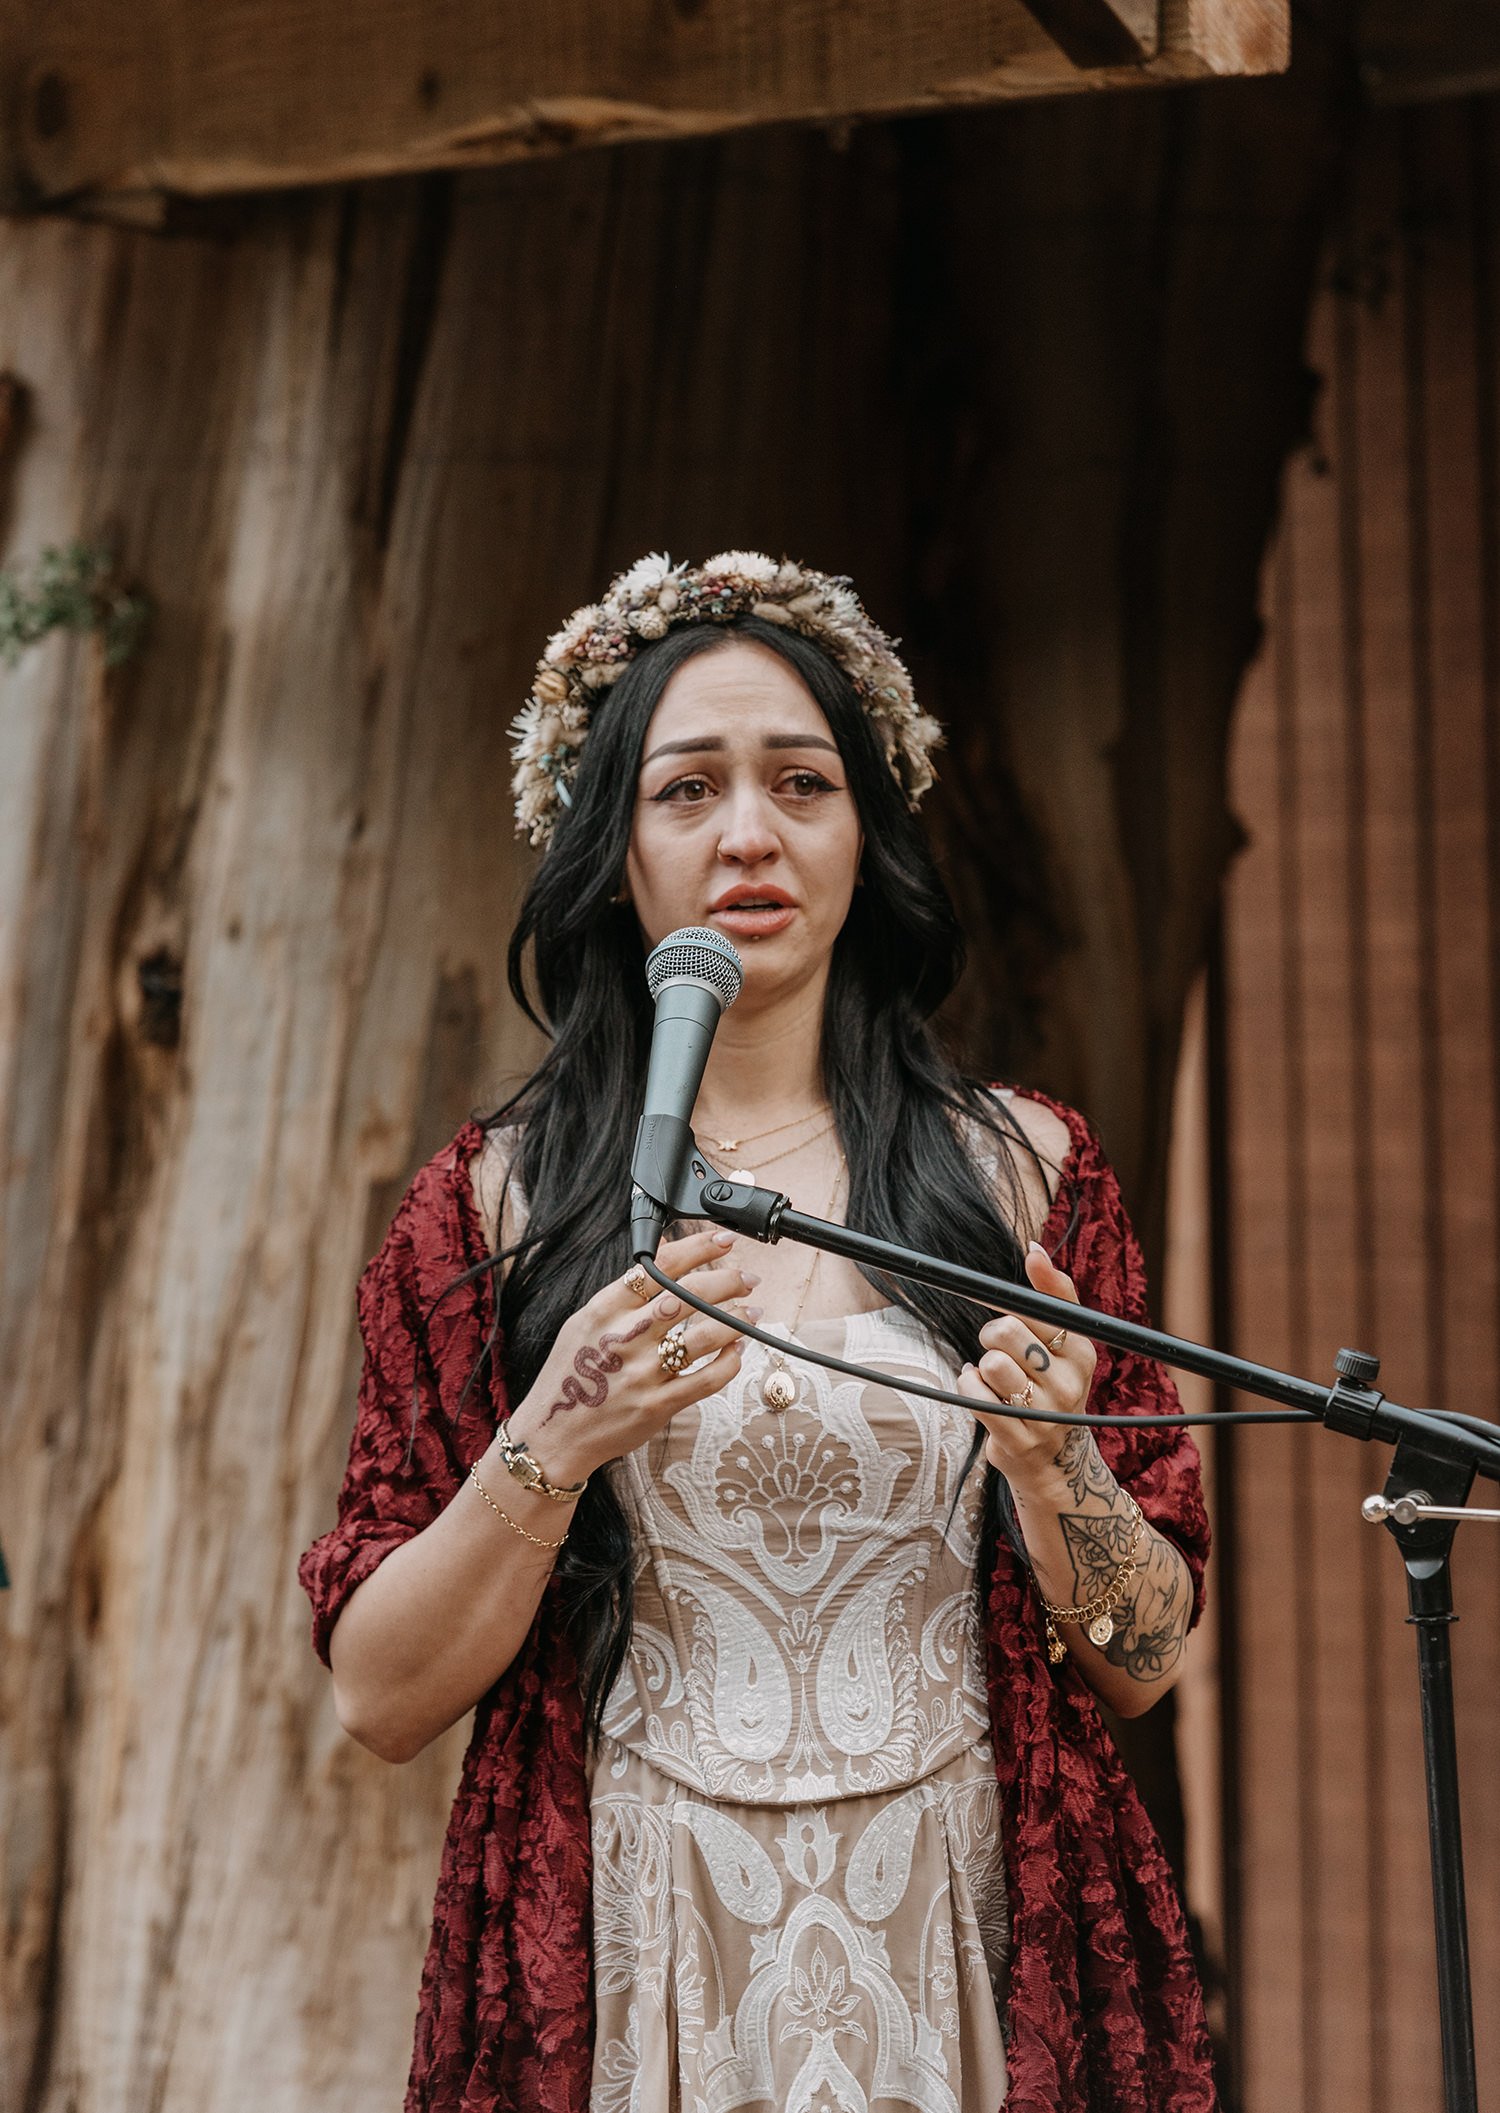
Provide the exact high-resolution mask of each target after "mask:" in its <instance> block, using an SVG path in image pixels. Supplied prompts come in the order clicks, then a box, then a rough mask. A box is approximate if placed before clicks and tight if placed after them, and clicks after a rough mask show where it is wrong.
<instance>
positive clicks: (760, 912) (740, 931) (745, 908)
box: [708, 902, 797, 939]
mask: <svg viewBox="0 0 1500 2113" xmlns="http://www.w3.org/2000/svg"><path fill="white" fill-rule="evenodd" d="M796 914H797V906H796V904H795V903H790V902H777V903H767V904H766V906H765V908H764V909H755V908H752V907H751V905H750V904H749V903H744V902H735V903H730V904H729V905H728V906H727V907H726V908H725V909H722V910H710V911H709V913H708V915H709V922H710V923H711V924H716V925H719V926H720V927H722V929H723V930H724V931H726V932H732V933H733V934H734V936H735V937H736V938H737V939H769V938H770V936H771V934H772V933H773V932H784V931H785V930H786V928H787V926H788V925H789V924H790V923H791V921H792V919H793V918H794V917H795V916H796Z"/></svg>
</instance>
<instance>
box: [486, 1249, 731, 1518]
mask: <svg viewBox="0 0 1500 2113" xmlns="http://www.w3.org/2000/svg"><path fill="white" fill-rule="evenodd" d="M733 1239H734V1235H733V1234H732V1233H725V1232H706V1233H692V1234H690V1235H689V1236H688V1237H687V1238H686V1239H685V1240H667V1241H664V1242H663V1243H662V1246H661V1249H660V1252H659V1253H658V1255H657V1264H658V1266H659V1267H660V1268H661V1269H662V1270H663V1271H664V1272H665V1273H666V1275H668V1276H670V1277H676V1278H679V1279H687V1280H689V1281H690V1282H691V1285H692V1288H693V1290H694V1291H695V1292H696V1293H697V1294H698V1296H699V1297H700V1298H703V1299H708V1300H711V1301H712V1303H713V1304H714V1305H716V1306H725V1305H733V1306H734V1307H735V1310H736V1311H737V1312H740V1313H743V1314H744V1316H745V1318H746V1319H747V1320H752V1321H753V1320H755V1319H757V1318H758V1317H759V1311H760V1309H759V1308H758V1307H755V1306H745V1305H744V1304H743V1303H742V1302H743V1300H744V1299H745V1298H746V1297H747V1296H748V1294H749V1293H750V1292H751V1291H752V1290H753V1289H754V1287H755V1285H756V1284H757V1283H758V1282H759V1281H760V1280H759V1278H758V1277H754V1276H750V1275H748V1274H747V1273H746V1272H745V1271H743V1270H742V1269H740V1268H739V1267H738V1265H737V1264H735V1263H731V1262H729V1261H727V1260H726V1259H725V1251H726V1249H728V1248H729V1247H730V1246H731V1245H732V1244H733ZM646 1281H647V1282H648V1283H649V1281H650V1280H649V1278H648V1279H647V1280H646ZM679 1320H681V1321H683V1322H684V1325H685V1328H686V1333H687V1354H688V1362H689V1364H690V1365H697V1361H698V1359H700V1358H705V1359H707V1362H706V1363H705V1364H703V1365H702V1366H700V1367H698V1369H697V1370H694V1371H686V1372H682V1373H679V1374H677V1375H675V1376H674V1375H673V1374H672V1373H670V1372H667V1371H664V1370H663V1368H662V1366H661V1363H660V1361H659V1359H658V1356H657V1350H658V1346H659V1345H660V1343H661V1341H662V1338H663V1337H664V1336H665V1334H666V1332H667V1330H668V1329H669V1328H670V1327H672V1326H673V1324H674V1323H675V1322H677V1321H679ZM744 1343H745V1338H744V1337H743V1336H742V1335H739V1334H737V1333H736V1332H735V1330H734V1329H733V1328H729V1327H727V1326H726V1325H725V1324H724V1323H723V1322H722V1321H711V1320H710V1319H709V1318H708V1317H707V1315H706V1314H701V1313H695V1312H694V1311H693V1309H692V1308H691V1307H690V1306H685V1305H684V1304H683V1302H682V1300H681V1299H679V1298H674V1297H673V1295H672V1293H671V1292H669V1291H661V1292H657V1293H656V1294H655V1295H654V1296H653V1297H652V1298H651V1299H650V1300H648V1301H646V1302H645V1303H643V1302H642V1301H641V1300H640V1299H639V1298H638V1297H637V1295H636V1294H635V1292H634V1291H632V1290H631V1288H630V1286H629V1284H628V1283H627V1282H626V1280H625V1278H624V1277H616V1278H615V1280H614V1282H613V1283H610V1284H606V1285H605V1286H604V1287H603V1289H602V1290H600V1291H596V1292H595V1294H594V1296H593V1297H592V1298H591V1299H590V1300H589V1302H588V1304H587V1305H586V1306H583V1307H580V1308H579V1310H578V1312H577V1313H574V1314H571V1315H570V1316H569V1318H568V1319H567V1320H566V1321H564V1323H563V1325H562V1327H561V1328H560V1329H559V1330H558V1334H557V1340H556V1342H554V1344H553V1345H552V1350H551V1353H550V1355H549V1356H548V1358H547V1362H546V1363H545V1364H544V1365H543V1367H542V1369H541V1371H540V1372H539V1373H538V1374H537V1376H536V1383H535V1385H534V1386H533V1387H532V1388H531V1390H530V1392H529V1393H528V1394H527V1396H526V1398H525V1400H524V1401H522V1402H521V1403H520V1405H519V1406H518V1407H517V1409H516V1411H515V1413H514V1415H513V1416H512V1417H511V1419H510V1428H511V1431H512V1433H513V1434H514V1436H515V1437H517V1438H523V1439H524V1440H525V1441H526V1444H527V1446H528V1448H529V1449H530V1451H531V1453H532V1455H533V1457H534V1458H535V1459H536V1460H538V1461H539V1462H540V1463H541V1466H542V1469H543V1471H544V1472H545V1473H546V1474H547V1476H548V1477H549V1478H550V1479H551V1480H552V1481H554V1482H582V1481H583V1480H584V1479H585V1477H586V1476H588V1475H591V1474H593V1473H594V1471H595V1469H597V1468H600V1467H602V1466H603V1465H604V1463H605V1462H606V1461H607V1460H617V1459H619V1458H620V1456H621V1455H622V1454H624V1453H630V1452H634V1451H635V1449H636V1447H637V1446H639V1445H644V1444H645V1443H646V1441H647V1440H648V1439H649V1438H654V1437H655V1436H656V1434H657V1432H658V1431H660V1430H661V1429H662V1428H663V1426H664V1425H665V1424H667V1423H668V1422H669V1421H670V1420H671V1418H672V1417H673V1416H675V1415H676V1414H677V1411H678V1410H679V1409H686V1408H689V1407H691V1405H692V1404H693V1403H694V1402H695V1401H701V1400H703V1398H704V1396H705V1395H708V1394H713V1393H716V1392H717V1391H718V1389H719V1388H720V1387H723V1386H727V1385H728V1383H729V1381H730V1380H731V1379H733V1377H734V1375H735V1374H736V1372H738V1370H739V1368H740V1359H741V1357H742V1355H743V1352H744Z"/></svg>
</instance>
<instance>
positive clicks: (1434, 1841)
mask: <svg viewBox="0 0 1500 2113" xmlns="http://www.w3.org/2000/svg"><path fill="white" fill-rule="evenodd" d="M631 1172H632V1176H633V1179H634V1183H635V1190H634V1194H633V1197H632V1216H631V1247H632V1251H633V1253H634V1254H635V1258H636V1260H637V1261H638V1262H640V1263H641V1264H642V1266H643V1267H645V1268H646V1269H647V1270H648V1271H649V1273H650V1274H651V1275H652V1276H653V1277H654V1278H655V1279H656V1281H657V1282H658V1283H660V1284H663V1285H664V1286H666V1287H667V1288H669V1289H670V1290H672V1291H673V1292H674V1293H676V1294H677V1295H678V1296H679V1297H681V1298H682V1299H683V1300H684V1301H685V1302H686V1303H687V1304H688V1305H689V1306H695V1307H697V1308H698V1310H699V1311H700V1312H705V1313H711V1314H713V1315H715V1316H716V1317H717V1318H721V1319H724V1320H728V1321H731V1322H734V1324H735V1325H736V1326H741V1327H743V1332H744V1333H746V1334H747V1335H751V1336H757V1335H758V1334H759V1331H758V1330H756V1329H753V1328H749V1327H747V1326H744V1324H742V1323H740V1322H738V1321H737V1320H736V1319H735V1316H734V1315H732V1314H721V1313H720V1310H719V1309H718V1308H717V1307H713V1306H710V1305H709V1304H708V1303H707V1302H706V1301H703V1300H700V1299H698V1298H696V1297H695V1296H694V1295H693V1293H692V1292H691V1291H689V1290H687V1289H686V1288H685V1287H684V1286H683V1285H681V1284H677V1283H674V1282H673V1281H672V1280H671V1279H670V1278H668V1277H666V1276H664V1275H663V1273H662V1272H661V1271H660V1270H659V1269H658V1268H657V1267H656V1263H655V1255H656V1242H657V1238H658V1236H659V1233H660V1229H661V1225H662V1222H663V1219H664V1218H667V1217H672V1218H706V1219H708V1220H710V1221H711V1222H712V1223H713V1224H715V1225H723V1226H727V1227H729V1228H731V1229H732V1230H733V1231H735V1232H740V1233H745V1234H748V1235H749V1236H750V1237H751V1238H752V1239H756V1240H760V1241H763V1242H767V1243H769V1242H774V1241H779V1240H795V1241H797V1242H798V1243H799V1244H800V1245H802V1246H806V1247H813V1248H820V1249H821V1250H822V1251H823V1252H824V1253H825V1254H832V1255H842V1256H844V1257H845V1258H846V1259H847V1260H849V1261H851V1262H854V1263H855V1264H857V1265H858V1266H859V1267H860V1268H862V1269H871V1270H874V1271H876V1272H877V1273H879V1274H882V1275H885V1276H891V1277H904V1278H907V1279H909V1280H910V1281H912V1282H913V1283H919V1284H928V1285H931V1286H933V1287H934V1288H935V1289H937V1290H939V1291H947V1292H953V1293H956V1294H957V1295H958V1296H959V1297H960V1298H965V1299H971V1300H973V1301H974V1302H975V1303H976V1304H977V1305H981V1306H988V1307H995V1308H999V1309H1002V1310H1003V1311H1005V1312H1008V1313H1019V1314H1023V1315H1025V1317H1026V1318H1027V1319H1029V1320H1037V1321H1042V1322H1044V1323H1045V1324H1046V1325H1047V1326H1048V1327H1049V1328H1060V1327H1061V1328H1071V1329H1074V1330H1076V1331H1078V1332H1080V1333H1082V1334H1084V1335H1087V1336H1089V1337H1090V1338H1091V1339H1092V1340H1094V1341H1096V1342H1102V1343H1108V1344H1110V1345H1111V1347H1112V1348H1114V1349H1117V1350H1127V1351H1134V1352H1136V1353H1137V1354H1138V1355H1140V1356H1143V1357H1148V1358H1152V1359H1154V1360H1156V1361H1157V1362H1158V1363H1161V1364H1164V1365H1171V1366H1173V1367H1175V1369H1176V1370H1178V1371H1180V1372H1194V1373H1198V1374H1199V1375H1201V1376H1202V1377H1203V1378H1205V1379H1210V1380H1213V1381H1214V1382H1215V1383H1216V1384H1217V1385H1219V1386H1223V1387H1230V1388H1233V1389H1235V1390H1236V1391H1238V1392H1240V1393H1244V1394H1254V1395H1257V1396H1259V1397H1260V1398H1261V1399H1263V1400H1266V1401H1275V1402H1280V1403H1283V1404H1284V1405H1286V1406H1287V1407H1289V1408H1292V1409H1295V1410H1299V1411H1301V1412H1302V1413H1303V1414H1305V1415H1306V1416H1307V1417H1309V1418H1316V1420H1317V1421H1318V1422H1320V1423H1322V1424H1324V1425H1325V1426H1326V1427H1327V1428H1328V1429H1329V1430H1332V1431H1338V1432H1339V1433H1341V1434H1342V1435H1343V1436H1344V1437H1348V1438H1358V1439H1363V1440H1366V1441H1369V1440H1372V1439H1376V1440H1382V1441H1384V1442H1386V1443H1389V1444H1393V1445H1394V1446H1395V1448H1396V1450H1395V1454H1394V1457H1393V1458H1392V1461H1391V1464H1390V1469H1389V1472H1388V1474H1387V1476H1386V1482H1385V1489H1384V1491H1383V1493H1382V1494H1381V1495H1379V1496H1371V1497H1368V1498H1366V1500H1365V1502H1364V1505H1363V1506H1362V1512H1363V1516H1364V1517H1365V1518H1366V1519H1368V1520H1369V1521H1370V1522H1371V1523H1372V1524H1383V1525H1384V1526H1385V1527H1386V1529H1387V1531H1388V1532H1389V1533H1390V1534H1391V1536H1392V1538H1393V1539H1394V1540H1395V1542H1396V1544H1397V1546H1398V1547H1399V1549H1400V1551H1401V1560H1402V1562H1403V1564H1404V1565H1405V1569H1406V1581H1407V1600H1408V1604H1409V1606H1410V1609H1411V1612H1410V1615H1409V1622H1410V1625H1411V1626H1413V1627H1414V1628H1415V1629H1416V1632H1417V1674H1418V1681H1419V1685H1420V1698H1421V1715H1422V1754H1423V1763H1424V1769H1425V1774H1426V1783H1427V1828H1428V1848H1429V1856H1430V1861H1431V1868H1432V1901H1433V1920H1434V1927H1435V1932H1436V1941H1437V1978H1438V2011H1439V2019H1440V2028H1441V2037H1442V2050H1443V2103H1444V2107H1445V2113H1478V2095H1477V2093H1478V2084H1477V2081H1476V2077H1475V2066H1474V2009H1473V1994H1472V1989H1471V1984H1470V1974H1469V1938H1468V1915H1467V1908H1466V1904H1465V1899H1464V1866H1463V1838H1462V1829H1461V1824H1460V1814H1459V1794H1458V1746H1457V1739H1456V1736H1455V1731H1454V1716H1453V1663H1452V1654H1451V1650H1450V1643H1449V1631H1450V1629H1451V1628H1452V1625H1453V1623H1454V1622H1455V1621H1456V1620H1457V1619H1458V1616H1457V1614H1456V1613H1455V1611H1454V1606H1453V1590H1452V1579H1451V1575H1450V1571H1449V1556H1450V1554H1451V1552H1452V1547H1453V1537H1454V1533H1455V1530H1456V1528H1457V1525H1458V1522H1459V1520H1460V1519H1463V1518H1477V1519H1486V1520H1495V1521H1500V1511H1479V1510H1469V1511H1466V1510H1465V1509H1464V1506H1465V1504H1466V1501H1467V1498H1468V1495H1469V1491H1470V1489H1471V1488H1472V1487H1473V1483H1474V1478H1475V1475H1476V1474H1482V1475H1485V1476H1488V1477H1489V1478H1490V1479H1491V1480H1493V1481H1496V1482H1500V1427H1497V1426H1496V1425H1494V1424H1489V1423H1485V1422H1483V1421H1481V1419H1479V1418H1477V1417H1463V1418H1457V1417H1450V1416H1445V1415H1440V1414H1434V1413H1432V1412H1430V1411H1423V1410H1420V1409H1410V1408H1404V1407H1402V1406H1401V1404H1400V1403H1398V1402H1394V1401H1390V1400H1388V1399H1387V1398H1386V1396H1385V1395H1383V1394H1382V1393H1381V1392H1380V1390H1379V1388H1378V1387H1377V1386H1376V1385H1375V1381H1376V1378H1377V1376H1378V1375H1379V1371H1380V1360H1379V1358H1378V1357H1374V1356H1371V1355H1369V1354H1368V1353H1367V1352H1363V1351H1359V1350H1340V1352H1339V1353H1338V1357H1337V1358H1336V1360H1335V1373H1336V1376H1335V1378H1334V1381H1333V1384H1332V1386H1331V1387H1330V1386H1322V1385H1319V1384H1318V1383H1317V1382H1316V1381H1314V1380H1308V1379H1301V1378H1298V1377H1297V1376H1296V1375H1295V1374H1293V1373H1289V1372H1277V1371H1275V1370H1274V1369H1273V1368H1272V1367H1270V1366H1268V1365H1258V1364H1254V1363H1252V1362H1251V1361H1250V1360H1249V1359H1247V1358H1241V1357H1234V1356H1231V1355H1230V1354H1229V1353H1228V1352H1227V1351H1223V1350H1213V1349H1210V1348H1209V1347H1208V1346H1207V1345H1206V1344H1203V1343H1195V1342H1190V1341H1188V1340H1187V1339H1186V1338H1185V1337H1181V1336H1175V1335H1166V1334H1164V1333H1162V1332H1161V1331H1160V1330H1159V1329H1156V1328H1148V1327H1146V1326H1144V1325H1142V1324H1141V1323H1140V1322H1137V1321H1127V1320H1122V1319H1120V1318H1119V1317H1118V1316H1117V1315H1114V1314H1108V1313H1097V1312H1095V1311H1093V1310H1092V1309H1091V1308H1089V1307H1085V1306H1076V1305H1074V1304H1073V1303H1072V1302H1071V1301H1069V1300H1066V1299H1054V1298H1051V1297H1049V1296H1048V1295H1047V1294H1046V1293H1045V1292H1040V1291H1037V1290H1035V1289H1034V1288H1033V1286H1032V1285H1030V1284H1009V1283H1006V1282H1005V1280H1004V1279H1003V1278H1001V1277H991V1276H987V1275H985V1274H984V1273H983V1272H982V1271H980V1270H974V1269H965V1268H963V1267H962V1266H961V1265H960V1264H958V1263H955V1262H944V1261H942V1260H940V1259H939V1258H938V1257H937V1256H934V1255H927V1254H922V1253H920V1252H919V1251H918V1250H916V1249H914V1248H908V1247H900V1246H897V1245H896V1244H895V1243H893V1242H892V1241H889V1240H881V1239H876V1238H874V1237H872V1236H871V1235H870V1234H868V1233H861V1232H856V1231H854V1230H853V1229H852V1228H851V1227H849V1226H846V1225H835V1224H833V1223H832V1222H831V1221H829V1220H827V1219H823V1218H812V1217H809V1216H807V1215H806V1213H805V1212H802V1211H798V1210H795V1209H793V1207H792V1204H791V1201H790V1199H789V1198H788V1197H786V1196H784V1195H782V1194H781V1193H780V1192H779V1191H777V1190H775V1189H761V1188H755V1187H753V1186H751V1185H750V1184H749V1183H746V1182H736V1181H727V1180H725V1179H724V1177H723V1176H722V1175H721V1174H719V1173H718V1172H717V1171H716V1170H715V1169H714V1168H712V1167H710V1166H709V1165H708V1163H707V1162H706V1161H705V1159H704V1158H703V1157H702V1155H701V1154H700V1152H699V1150H698V1143H697V1139H696V1138H695V1137H694V1135H693V1132H692V1130H691V1128H690V1127H689V1125H688V1124H687V1123H686V1122H685V1121H683V1120H682V1119H681V1118H679V1117H676V1116H660V1115H657V1116H648V1117H646V1118H645V1120H644V1121H643V1122H642V1124H641V1129H640V1134H639V1135H638V1137H637V1139H636V1149H635V1156H634V1159H633V1162H632V1168H631ZM778 1347H781V1348H783V1349H784V1347H785V1346H784V1345H781V1344H780V1343H779V1341H778ZM792 1354H793V1355H795V1354H796V1353H795V1352H793V1353H792ZM817 1361H818V1362H822V1361H823V1360H822V1359H821V1358H820V1359H818V1360H817ZM970 1406H971V1405H970ZM1011 1413H1014V1414H1017V1415H1023V1416H1024V1414H1025V1411H1024V1410H1015V1411H1012V1412H1011ZM1192 1420H1193V1421H1199V1420H1201V1421H1204V1422H1212V1421H1214V1420H1215V1419H1214V1418H1213V1417H1212V1416H1207V1417H1204V1418H1201V1419H1199V1418H1194V1419H1192ZM1120 1421H1121V1422H1122V1423H1123V1422H1127V1421H1134V1419H1133V1418H1124V1417H1122V1418H1121V1419H1120Z"/></svg>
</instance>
